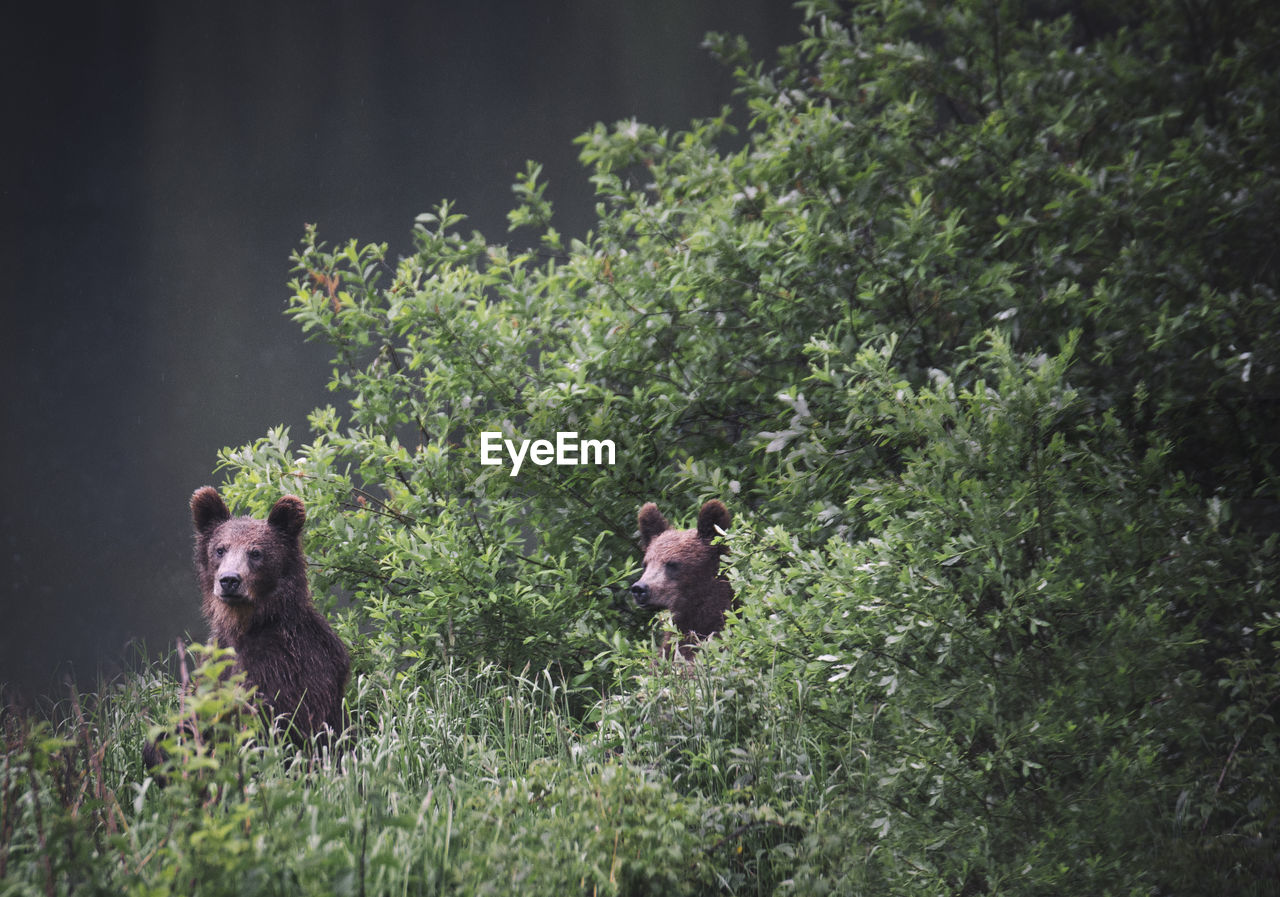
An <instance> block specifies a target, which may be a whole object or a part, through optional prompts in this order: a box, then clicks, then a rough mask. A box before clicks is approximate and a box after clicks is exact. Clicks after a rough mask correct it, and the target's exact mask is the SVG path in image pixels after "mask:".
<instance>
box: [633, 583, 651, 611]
mask: <svg viewBox="0 0 1280 897" xmlns="http://www.w3.org/2000/svg"><path fill="white" fill-rule="evenodd" d="M631 597H632V598H634V599H635V602H636V606H637V607H646V608H647V607H651V606H652V605H650V604H649V599H650V594H649V585H648V583H646V582H644V581H643V580H637V581H636V583H635V584H634V585H632V586H631Z"/></svg>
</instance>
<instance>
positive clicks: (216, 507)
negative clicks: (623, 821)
mask: <svg viewBox="0 0 1280 897" xmlns="http://www.w3.org/2000/svg"><path fill="white" fill-rule="evenodd" d="M230 519H231V512H230V511H228V510H227V503H226V502H225V501H223V500H222V496H221V495H219V494H218V490H217V489H214V488H213V487H212V486H202V487H200V488H199V489H197V490H196V491H195V492H193V493H191V522H192V523H194V524H195V527H196V532H198V533H203V532H206V531H207V530H209V529H212V528H213V527H215V526H217V525H218V524H219V523H221V522H222V521H224V520H230Z"/></svg>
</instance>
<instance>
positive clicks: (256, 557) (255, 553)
mask: <svg viewBox="0 0 1280 897" xmlns="http://www.w3.org/2000/svg"><path fill="white" fill-rule="evenodd" d="M249 559H250V560H252V561H260V560H262V549H261V548H250V549H249Z"/></svg>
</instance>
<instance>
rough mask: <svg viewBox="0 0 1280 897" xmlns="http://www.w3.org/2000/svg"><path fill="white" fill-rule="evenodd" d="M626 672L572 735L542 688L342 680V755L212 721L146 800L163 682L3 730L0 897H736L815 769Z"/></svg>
mask: <svg viewBox="0 0 1280 897" xmlns="http://www.w3.org/2000/svg"><path fill="white" fill-rule="evenodd" d="M639 672H640V674H641V677H640V678H641V681H642V685H640V686H639V687H638V688H637V689H636V690H635V691H634V692H620V694H619V696H618V697H617V698H614V699H612V700H608V701H601V702H600V703H599V704H597V705H596V706H594V707H593V708H591V713H590V714H588V717H589V718H587V719H584V718H583V717H582V716H580V715H575V713H574V712H573V710H572V708H573V706H574V697H573V696H572V695H571V693H570V691H569V689H568V688H567V687H566V686H565V684H564V683H562V682H560V681H558V680H557V679H556V677H555V675H554V674H553V673H552V672H550V671H528V670H526V671H523V672H519V673H512V672H509V671H506V670H502V669H500V668H497V667H492V666H488V667H482V668H478V669H459V668H451V667H448V666H444V667H442V668H440V669H438V670H435V671H433V672H431V673H430V674H429V675H426V676H422V677H419V678H417V679H413V680H411V679H408V678H400V677H396V676H394V675H364V676H360V677H358V678H357V679H356V680H355V681H354V682H353V684H352V688H351V692H350V695H349V703H350V706H351V709H352V713H353V720H354V726H353V730H352V733H351V734H350V735H349V736H348V737H347V738H346V739H345V740H344V741H343V742H341V743H339V744H337V745H335V746H333V747H332V748H329V749H324V750H321V751H320V752H319V753H318V754H317V755H315V756H308V755H307V754H306V753H305V752H303V753H299V752H297V751H296V750H294V749H293V748H292V747H291V746H290V745H289V743H288V742H287V741H284V740H281V739H280V738H278V737H275V736H274V735H272V734H271V733H265V732H262V731H261V730H260V729H253V728H252V727H251V725H250V723H249V722H246V721H245V720H244V719H235V718H232V719H233V722H232V723H229V724H228V725H232V726H234V727H238V728H239V731H241V732H242V733H244V732H246V728H245V727H249V728H248V729H247V734H248V735H249V736H251V737H250V738H248V740H246V741H245V743H244V744H243V745H242V746H240V747H238V748H235V747H234V744H235V739H234V738H232V737H230V734H229V733H228V732H224V731H219V732H217V733H216V734H217V735H218V737H221V738H222V739H224V741H225V742H227V743H229V744H231V745H232V748H231V749H228V750H223V751H221V752H213V751H211V752H209V753H207V754H200V755H186V754H183V753H182V752H181V750H179V751H178V755H177V756H176V757H173V758H171V761H170V762H171V767H172V768H171V769H169V770H166V773H167V775H166V778H167V779H168V781H167V784H166V785H164V786H162V785H161V784H159V783H158V781H157V779H156V777H154V776H153V775H152V774H150V773H149V771H148V770H146V769H145V768H144V767H143V764H142V762H141V759H140V748H141V745H142V743H143V741H144V740H145V739H146V738H147V737H148V735H155V734H156V733H157V732H163V730H164V729H165V727H169V726H172V725H174V723H175V720H176V719H177V712H178V707H177V698H176V695H177V693H178V683H177V682H175V681H173V680H172V679H171V678H169V677H168V675H167V673H166V672H164V667H163V666H161V665H157V666H156V667H154V668H147V669H145V670H143V671H141V672H139V673H135V674H132V675H129V676H126V677H123V678H120V679H118V680H116V681H114V682H111V683H106V684H104V685H102V686H101V687H100V689H99V691H98V692H97V693H96V694H94V695H80V694H73V695H70V696H69V697H68V699H67V700H65V701H63V702H61V703H59V704H57V705H55V706H53V707H50V708H47V709H46V710H45V711H44V712H42V713H39V714H31V713H25V714H24V713H19V712H17V711H16V710H12V709H10V710H7V711H5V713H4V718H3V732H4V744H3V759H2V761H0V834H2V835H3V839H2V841H0V894H5V895H8V894H15V895H16V894H62V893H112V894H139V895H141V894H169V893H183V894H202V895H203V894H211V895H212V894H229V893H235V894H237V895H243V894H257V893H262V894H311V893H316V894H329V893H338V894H344V893H349V894H442V893H476V894H480V893H495V894H497V893H522V894H540V893H547V894H564V893H600V894H605V893H614V894H623V893H666V894H678V893H699V892H703V891H704V890H706V889H710V890H713V891H717V892H724V890H725V889H727V890H728V892H735V893H754V892H755V891H756V887H755V885H758V884H759V882H758V881H755V880H754V879H755V877H756V871H755V867H754V864H755V860H754V859H753V858H752V856H753V855H752V853H751V852H750V851H747V850H745V849H744V847H743V845H744V844H747V843H748V842H750V841H751V839H752V838H753V837H754V838H755V840H756V841H757V842H759V841H760V838H759V837H756V836H757V835H758V834H759V832H760V831H768V832H769V833H770V836H769V840H770V841H771V842H776V841H777V840H778V833H783V834H785V820H782V819H780V818H773V817H769V818H760V819H757V818H756V816H755V815H753V814H754V810H753V807H754V806H755V800H754V794H755V792H756V791H757V790H759V791H762V792H768V793H769V794H770V795H775V794H777V793H779V792H780V791H786V792H787V793H789V794H794V795H795V796H796V797H795V800H796V802H797V805H799V804H801V803H807V802H810V797H809V796H808V794H807V792H808V788H807V783H811V782H812V781H814V780H816V779H817V778H822V777H827V776H828V775H829V774H830V772H831V770H817V769H814V768H812V767H811V766H806V765H805V763H804V757H805V756H806V754H807V753H808V752H807V751H806V739H807V738H809V737H810V736H808V735H806V734H805V733H804V732H802V731H800V730H798V729H797V728H796V727H795V726H794V725H793V724H792V721H784V720H783V719H782V716H783V715H785V712H786V711H785V708H778V707H770V706H767V705H766V704H764V703H759V702H756V701H754V700H753V698H752V691H751V690H750V689H749V688H747V687H745V683H742V682H739V683H734V682H732V681H731V680H726V679H722V678H717V677H716V676H713V674H712V673H711V672H709V671H707V670H702V671H699V672H697V673H696V674H695V675H693V676H689V675H683V674H682V673H681V671H680V670H678V669H677V670H673V671H666V670H657V671H650V670H648V669H647V668H642V669H640V670H639ZM225 687H226V686H218V685H216V683H215V685H214V688H215V691H216V689H217V688H225ZM577 700H578V702H579V703H580V702H581V696H579V697H578V698H577ZM188 709H189V708H188ZM203 725H204V726H205V728H206V729H209V727H210V726H211V725H214V724H211V723H209V722H208V721H204V723H203ZM217 725H221V723H219V724H217ZM682 730H683V734H682V735H680V736H679V737H675V733H677V732H680V731H682ZM770 733H772V734H770ZM726 744H740V745H742V746H741V747H739V748H735V749H732V750H726V748H725V747H724V745H726ZM744 854H745V856H744Z"/></svg>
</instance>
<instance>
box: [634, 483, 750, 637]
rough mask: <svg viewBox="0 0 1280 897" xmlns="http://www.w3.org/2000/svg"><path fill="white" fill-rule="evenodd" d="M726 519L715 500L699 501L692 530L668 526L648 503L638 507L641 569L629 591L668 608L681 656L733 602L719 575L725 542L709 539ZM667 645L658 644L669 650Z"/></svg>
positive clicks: (716, 626) (639, 600)
mask: <svg viewBox="0 0 1280 897" xmlns="http://www.w3.org/2000/svg"><path fill="white" fill-rule="evenodd" d="M729 519H730V518H729V511H728V509H727V508H725V506H724V504H722V503H721V502H720V501H718V500H716V499H712V500H711V501H708V502H707V503H706V504H704V505H703V506H702V510H701V511H699V512H698V525H697V528H696V529H685V530H677V529H672V528H671V524H670V523H668V522H667V518H665V517H663V516H662V513H661V512H660V511H659V510H658V506H657V505H655V504H654V503H653V502H649V503H647V504H646V505H644V507H642V508H641V509H640V514H639V517H638V520H639V524H640V547H641V548H642V549H644V572H643V574H642V575H641V577H640V579H638V580H637V581H636V583H635V585H633V586H632V587H631V594H632V596H633V597H634V598H635V601H636V604H637V605H639V606H640V607H642V608H655V609H666V610H669V611H671V622H672V623H674V624H675V626H676V628H677V629H679V630H680V632H681V638H680V641H679V645H678V648H679V651H680V654H681V656H683V657H685V658H692V657H693V655H694V653H695V651H696V647H697V645H698V644H699V643H700V642H702V641H705V640H706V639H707V638H709V637H710V636H712V635H714V634H715V633H717V632H719V631H720V630H721V629H723V628H724V615H725V612H726V611H727V610H729V608H730V607H732V606H733V588H732V587H731V586H730V585H729V581H728V580H727V579H725V578H724V577H723V576H720V557H721V555H723V554H724V551H725V549H724V546H722V545H712V544H711V542H712V540H713V539H714V538H715V537H716V535H717V532H716V529H717V527H718V528H719V529H721V530H727V529H728V528H729ZM671 647H672V646H671V645H670V643H664V645H663V649H664V651H665V652H666V653H668V654H670V653H671Z"/></svg>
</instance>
